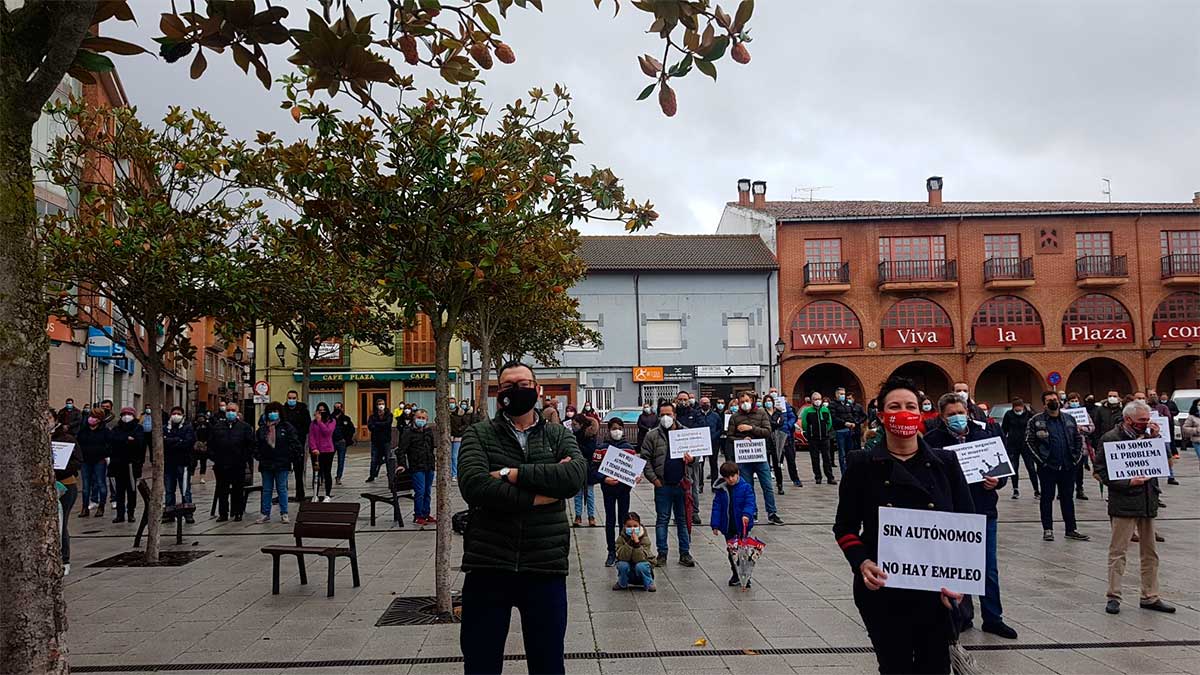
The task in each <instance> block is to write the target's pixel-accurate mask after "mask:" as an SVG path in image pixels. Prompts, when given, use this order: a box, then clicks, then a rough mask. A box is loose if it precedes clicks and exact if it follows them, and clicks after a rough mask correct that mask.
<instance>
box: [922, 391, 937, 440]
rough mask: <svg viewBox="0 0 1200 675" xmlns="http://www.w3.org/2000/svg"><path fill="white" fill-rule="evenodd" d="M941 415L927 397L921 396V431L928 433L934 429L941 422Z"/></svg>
mask: <svg viewBox="0 0 1200 675" xmlns="http://www.w3.org/2000/svg"><path fill="white" fill-rule="evenodd" d="M941 419H942V417H941V415H939V414H938V411H937V406H935V405H933V401H932V400H931V399H929V398H928V397H922V398H921V432H922V433H926V434H927V433H929V432H931V431H933V430H934V429H936V428H937V427H938V425H939V424H941Z"/></svg>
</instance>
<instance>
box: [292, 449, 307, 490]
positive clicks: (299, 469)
mask: <svg viewBox="0 0 1200 675" xmlns="http://www.w3.org/2000/svg"><path fill="white" fill-rule="evenodd" d="M307 455H308V453H307V452H302V453H300V456H299V457H297V458H295V459H293V460H292V476H293V477H294V478H295V479H296V497H295V499H296V501H297V502H302V501H304V466H305V464H306V463H307V462H305V457H306V456H307ZM288 496H289V497H290V496H291V495H288Z"/></svg>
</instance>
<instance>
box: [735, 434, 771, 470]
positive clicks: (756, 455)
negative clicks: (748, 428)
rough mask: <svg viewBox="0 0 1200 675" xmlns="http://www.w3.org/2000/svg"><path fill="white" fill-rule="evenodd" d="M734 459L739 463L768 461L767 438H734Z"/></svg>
mask: <svg viewBox="0 0 1200 675" xmlns="http://www.w3.org/2000/svg"><path fill="white" fill-rule="evenodd" d="M733 461H734V462H737V463H738V464H749V463H751V462H765V461H767V439H765V438H739V439H736V440H734V442H733Z"/></svg>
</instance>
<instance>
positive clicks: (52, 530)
mask: <svg viewBox="0 0 1200 675" xmlns="http://www.w3.org/2000/svg"><path fill="white" fill-rule="evenodd" d="M2 28H4V27H0V29H2ZM2 52H3V49H0V59H2V58H3V53H2ZM0 66H3V68H8V64H7V63H0ZM0 79H5V80H7V81H6V82H4V84H3V86H2V88H0V98H2V99H3V100H0V409H2V410H5V411H6V415H5V429H4V432H3V433H0V476H4V481H5V486H4V489H2V490H0V524H2V526H0V580H2V581H0V672H3V673H65V672H68V666H67V646H66V631H67V613H66V606H65V604H64V601H63V582H62V550H61V548H60V543H61V542H60V541H59V530H58V506H57V504H56V502H57V499H56V496H57V495H56V492H55V490H54V471H53V462H52V461H51V454H50V438H49V434H48V433H47V429H46V411H47V409H48V407H49V403H48V401H47V396H48V391H47V390H48V387H49V372H50V360H49V349H50V343H49V340H48V338H47V337H46V320H47V316H46V311H45V308H44V307H43V305H42V304H41V303H40V302H37V301H36V300H37V299H39V298H41V297H43V291H44V285H43V274H42V268H41V261H40V260H39V258H38V249H37V240H36V237H35V224H36V222H37V210H36V202H35V200H34V196H33V170H32V168H31V166H30V159H31V155H30V152H31V151H30V146H31V143H32V134H33V122H32V121H31V120H29V119H28V116H27V115H23V114H21V112H20V111H19V110H18V109H17V106H18V105H24V104H26V102H25V101H14V100H13V97H12V96H11V94H12V91H11V89H10V87H11V85H13V84H14V82H13V81H12V80H13V77H12V74H11V73H8V74H3V73H0ZM71 515H72V514H70V513H66V514H64V515H63V517H64V518H70V517H71Z"/></svg>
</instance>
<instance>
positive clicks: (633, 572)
mask: <svg viewBox="0 0 1200 675" xmlns="http://www.w3.org/2000/svg"><path fill="white" fill-rule="evenodd" d="M621 522H622V528H623V529H622V531H621V538H620V539H619V544H618V545H617V548H616V554H610V557H611V558H613V560H614V563H613V564H615V565H616V566H617V581H616V583H614V584H613V587H612V588H613V590H614V591H623V590H625V589H626V588H628V587H629V578H630V576H634V577H636V578H637V581H638V582H639V583H641V585H642V588H645V589H646V592H647V593H653V592H655V591H656V590H658V589H656V588H655V587H654V568H653V566H652V565H653V563H651V562H650V547H649V546H647V545H646V542H647V539H649V537H647V536H646V528H644V527H642V517H641V516H639V515H638V514H637V512H636V511H629V512H628V513H626V514H625V518H624V519H623V520H622V521H621ZM610 567H611V565H610Z"/></svg>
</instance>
